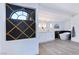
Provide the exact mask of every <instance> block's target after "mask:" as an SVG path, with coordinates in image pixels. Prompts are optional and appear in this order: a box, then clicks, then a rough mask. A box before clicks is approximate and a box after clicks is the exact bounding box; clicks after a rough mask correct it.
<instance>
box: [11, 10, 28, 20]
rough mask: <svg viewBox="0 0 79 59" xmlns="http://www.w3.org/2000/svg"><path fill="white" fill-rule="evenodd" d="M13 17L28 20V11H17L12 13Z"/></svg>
mask: <svg viewBox="0 0 79 59" xmlns="http://www.w3.org/2000/svg"><path fill="white" fill-rule="evenodd" d="M10 18H11V19H18V20H28V13H27V12H25V11H16V12H14V13H12V15H11V17H10Z"/></svg>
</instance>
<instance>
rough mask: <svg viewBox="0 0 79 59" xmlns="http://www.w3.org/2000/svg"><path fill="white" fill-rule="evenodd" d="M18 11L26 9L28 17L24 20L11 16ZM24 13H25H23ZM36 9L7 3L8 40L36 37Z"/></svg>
mask: <svg viewBox="0 0 79 59" xmlns="http://www.w3.org/2000/svg"><path fill="white" fill-rule="evenodd" d="M17 11H24V12H26V13H28V17H26V16H25V15H22V16H25V17H26V18H27V19H25V20H23V19H22V18H21V17H20V18H21V19H18V17H19V16H20V15H18V17H17V19H15V17H16V15H17V14H16V15H15V16H14V19H13V18H11V17H12V15H13V14H14V13H16V12H17ZM22 14H23V13H22ZM35 24H36V23H35V9H30V8H25V7H21V6H16V5H12V4H6V40H7V41H10V40H19V39H27V38H34V37H36V29H35V28H36V26H35Z"/></svg>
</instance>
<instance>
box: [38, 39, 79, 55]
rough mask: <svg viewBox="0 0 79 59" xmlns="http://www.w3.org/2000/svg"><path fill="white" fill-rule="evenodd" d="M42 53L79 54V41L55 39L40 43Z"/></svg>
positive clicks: (40, 52)
mask: <svg viewBox="0 0 79 59" xmlns="http://www.w3.org/2000/svg"><path fill="white" fill-rule="evenodd" d="M39 48H40V50H39V54H40V55H79V43H76V42H72V41H69V40H54V41H51V42H47V43H41V44H40V47H39Z"/></svg>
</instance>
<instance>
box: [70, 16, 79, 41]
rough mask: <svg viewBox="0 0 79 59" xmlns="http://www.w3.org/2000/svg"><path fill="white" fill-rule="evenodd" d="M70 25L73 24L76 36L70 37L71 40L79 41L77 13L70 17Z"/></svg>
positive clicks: (78, 17)
mask: <svg viewBox="0 0 79 59" xmlns="http://www.w3.org/2000/svg"><path fill="white" fill-rule="evenodd" d="M70 23H71V27H72V26H74V28H75V34H76V36H75V37H73V38H72V41H75V42H79V15H76V16H74V17H72V18H71V21H70Z"/></svg>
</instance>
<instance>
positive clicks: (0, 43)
mask: <svg viewBox="0 0 79 59" xmlns="http://www.w3.org/2000/svg"><path fill="white" fill-rule="evenodd" d="M16 5H20V6H24V7H31V8H36V9H37V11H38V5H37V4H20V3H19V4H16ZM0 8H1V9H0V54H38V53H39V40H38V37H37V36H38V32H36V34H37V36H36V38H31V39H22V40H14V41H6V19H5V14H6V12H5V4H3V3H1V4H0ZM37 11H36V12H37ZM36 15H37V14H36ZM37 20H38V19H37V18H36V22H37ZM36 28H37V27H36Z"/></svg>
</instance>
